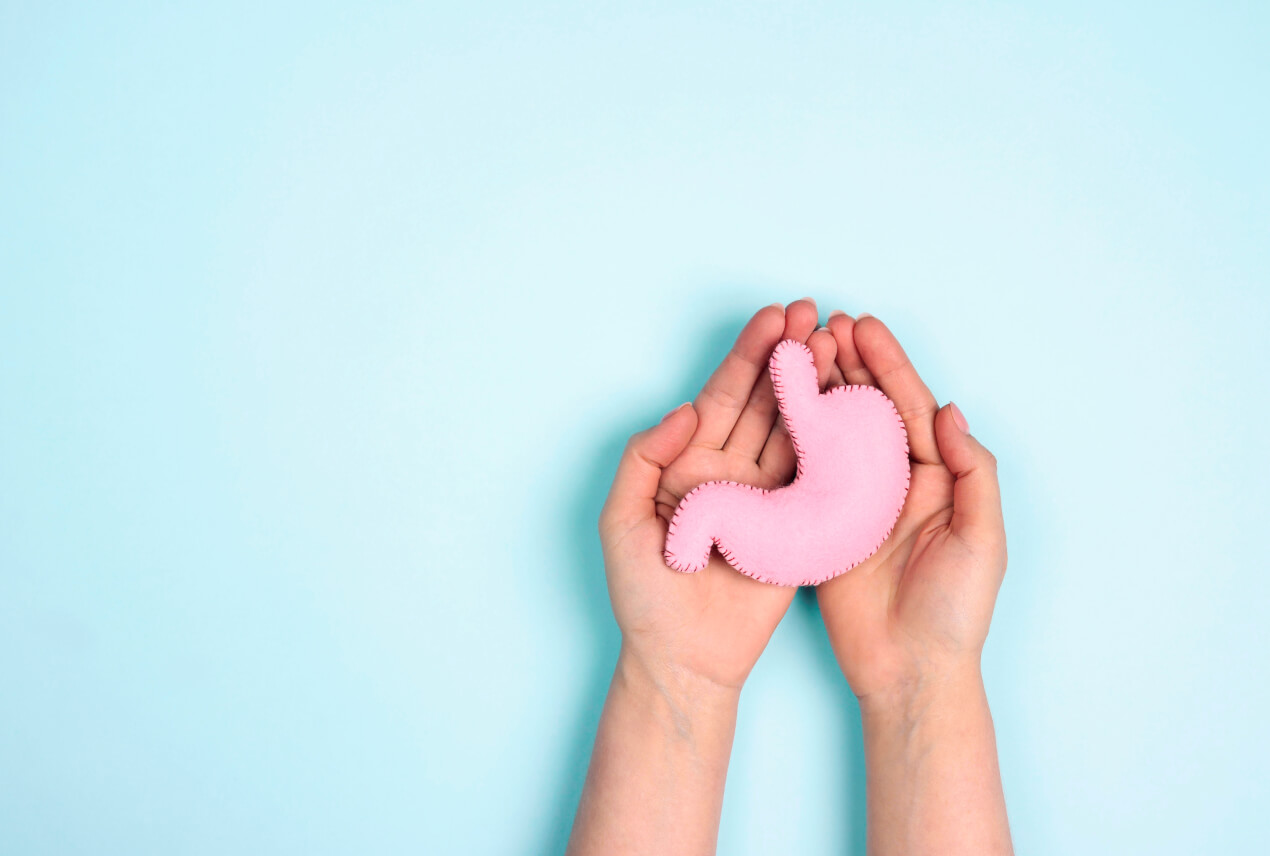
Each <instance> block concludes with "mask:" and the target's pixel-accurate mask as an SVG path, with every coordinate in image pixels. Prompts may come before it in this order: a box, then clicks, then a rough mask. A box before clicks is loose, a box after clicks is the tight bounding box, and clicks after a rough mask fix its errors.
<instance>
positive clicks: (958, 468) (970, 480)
mask: <svg viewBox="0 0 1270 856" xmlns="http://www.w3.org/2000/svg"><path fill="white" fill-rule="evenodd" d="M935 431H936V435H937V437H938V441H939V451H940V452H941V453H942V455H943V458H944V464H945V465H946V466H947V467H948V470H949V472H951V473H952V474H953V477H954V478H955V479H956V481H955V482H954V483H953V516H952V531H953V534H954V535H957V536H958V537H960V538H961V539H962V540H964V541H965V542H966V543H967V544H970V545H972V546H973V545H975V544H982V543H985V542H986V543H993V542H994V541H995V540H996V539H1000V538H1003V537H1004V533H1005V525H1004V522H1003V521H1002V517H1001V488H1000V485H999V484H998V482H997V459H996V458H995V457H993V455H992V453H991V452H989V451H988V450H987V449H985V448H984V447H983V444H981V443H980V442H979V441H978V440H976V439H975V438H974V436H973V435H971V434H970V433H969V429H968V426H967V425H966V418H965V417H964V416H962V415H961V411H960V410H959V409H958V408H957V405H955V404H951V403H950V404H948V405H947V406H945V407H944V408H942V409H941V410H940V411H939V414H938V415H937V416H936V417H935Z"/></svg>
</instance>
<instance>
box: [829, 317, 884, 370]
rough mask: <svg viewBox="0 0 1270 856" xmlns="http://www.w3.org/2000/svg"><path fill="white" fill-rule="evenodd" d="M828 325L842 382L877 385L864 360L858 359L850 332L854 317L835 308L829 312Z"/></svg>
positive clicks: (853, 327) (852, 327)
mask: <svg viewBox="0 0 1270 856" xmlns="http://www.w3.org/2000/svg"><path fill="white" fill-rule="evenodd" d="M828 326H829V332H830V333H832V334H833V338H834V341H835V342H836V343H837V345H838V354H837V357H836V358H835V360H834V361H835V362H836V363H837V365H838V370H839V372H841V374H842V378H843V382H844V383H848V384H858V385H860V386H877V381H875V380H874V379H873V374H872V373H871V372H870V371H869V369H868V367H867V366H865V364H864V360H862V359H860V352H859V351H858V350H856V346H855V338H854V336H853V333H852V331H853V330H854V329H855V319H854V318H852V317H851V316H850V315H848V314H847V313H845V312H843V311H842V310H840V309H835V310H834V311H833V312H830V313H829V321H828Z"/></svg>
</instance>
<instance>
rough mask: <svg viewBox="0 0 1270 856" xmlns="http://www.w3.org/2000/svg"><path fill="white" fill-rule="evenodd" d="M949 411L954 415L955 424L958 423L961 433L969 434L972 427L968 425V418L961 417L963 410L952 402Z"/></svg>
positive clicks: (949, 403) (949, 404)
mask: <svg viewBox="0 0 1270 856" xmlns="http://www.w3.org/2000/svg"><path fill="white" fill-rule="evenodd" d="M948 410H949V411H950V412H951V413H952V418H953V422H955V423H957V427H958V428H959V429H961V433H963V434H969V433H970V426H969V425H968V424H967V423H966V417H964V416H962V415H961V408H960V407H958V406H957V405H955V404H953V403H952V402H951V401H950V402H948Z"/></svg>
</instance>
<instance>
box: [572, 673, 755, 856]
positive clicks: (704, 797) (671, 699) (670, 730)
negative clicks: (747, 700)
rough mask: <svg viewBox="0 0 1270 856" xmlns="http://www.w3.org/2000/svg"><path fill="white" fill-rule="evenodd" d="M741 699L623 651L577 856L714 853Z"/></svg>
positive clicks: (585, 795) (576, 831) (577, 826)
mask: <svg viewBox="0 0 1270 856" xmlns="http://www.w3.org/2000/svg"><path fill="white" fill-rule="evenodd" d="M738 698H739V693H738V692H737V691H736V690H734V689H730V688H724V687H719V686H717V685H715V684H711V683H709V682H704V681H701V680H700V679H696V678H693V677H691V676H686V675H684V674H682V673H676V672H673V671H665V670H659V669H656V670H655V669H649V668H647V667H645V666H644V665H641V664H640V663H639V662H638V661H637V659H636V658H634V657H632V656H629V655H628V654H627V653H626V652H625V651H624V652H623V654H622V655H621V656H620V657H619V658H618V665H617V669H616V670H615V672H614V674H613V681H612V683H611V685H610V686H609V694H608V698H607V699H606V700H605V703H604V712H603V714H602V715H601V718H600V727H599V730H598V732H597V734H596V738H595V748H594V750H593V751H592V754H591V766H590V769H589V770H588V771H587V778H586V785H585V787H584V788H583V792H582V799H581V802H580V804H579V806H578V814H577V818H576V819H575V821H574V826H573V834H572V837H571V839H570V841H569V849H568V853H569V854H571V856H588V854H593V853H604V854H643V853H650V854H651V853H656V854H702V853H713V852H714V850H715V843H716V841H717V838H718V829H719V813H720V811H721V809H722V806H723V785H724V781H725V780H726V778H727V769H728V757H729V755H730V754H731V751H732V736H733V732H734V730H735V727H736V709H737V701H738Z"/></svg>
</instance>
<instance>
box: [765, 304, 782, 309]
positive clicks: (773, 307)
mask: <svg viewBox="0 0 1270 856" xmlns="http://www.w3.org/2000/svg"><path fill="white" fill-rule="evenodd" d="M767 308H768V309H784V308H785V304H784V303H773V304H771V305H770V306H768V307H767Z"/></svg>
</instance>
